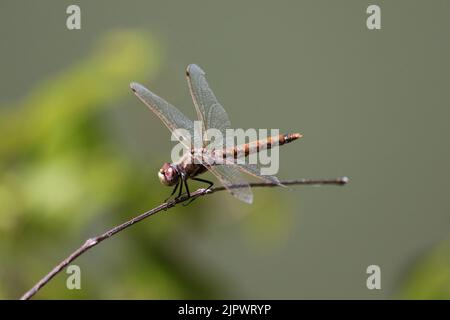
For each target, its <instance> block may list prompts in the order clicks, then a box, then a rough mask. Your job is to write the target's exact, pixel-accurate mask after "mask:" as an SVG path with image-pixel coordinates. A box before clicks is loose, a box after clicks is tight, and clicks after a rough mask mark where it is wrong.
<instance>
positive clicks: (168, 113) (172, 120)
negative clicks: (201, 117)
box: [130, 82, 194, 149]
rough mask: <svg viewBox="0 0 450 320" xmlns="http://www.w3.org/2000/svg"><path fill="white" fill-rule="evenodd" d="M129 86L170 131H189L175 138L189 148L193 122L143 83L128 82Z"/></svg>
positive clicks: (192, 133)
mask: <svg viewBox="0 0 450 320" xmlns="http://www.w3.org/2000/svg"><path fill="white" fill-rule="evenodd" d="M130 87H131V89H132V90H133V92H134V94H135V95H136V96H137V97H138V98H139V99H140V100H141V101H142V102H143V103H144V104H145V105H146V106H147V107H148V108H149V109H150V110H152V111H153V112H154V113H155V114H156V115H157V116H158V117H159V118H160V119H161V121H162V122H163V123H164V124H165V125H166V127H167V128H169V130H170V131H171V132H174V131H175V130H177V129H186V130H187V131H188V132H189V135H190V136H183V135H180V136H178V137H177V138H178V139H179V140H180V142H181V143H183V145H185V146H186V147H187V148H189V149H190V148H191V144H190V142H191V139H194V123H193V122H192V121H191V120H190V119H189V118H188V117H186V116H185V115H184V114H183V113H182V112H181V111H180V110H178V109H177V108H175V107H174V106H173V105H171V104H170V103H168V102H167V101H166V100H164V99H163V98H161V97H159V96H157V95H156V94H154V93H153V92H151V91H150V90H148V89H147V88H145V87H144V86H143V85H141V84H139V83H135V82H133V83H131V84H130Z"/></svg>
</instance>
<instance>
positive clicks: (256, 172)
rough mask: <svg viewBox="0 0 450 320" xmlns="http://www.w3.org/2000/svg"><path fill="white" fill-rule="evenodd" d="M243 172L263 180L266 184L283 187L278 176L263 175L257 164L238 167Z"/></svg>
mask: <svg viewBox="0 0 450 320" xmlns="http://www.w3.org/2000/svg"><path fill="white" fill-rule="evenodd" d="M237 166H238V167H239V169H240V170H241V171H242V172H245V173H247V174H249V175H251V176H253V177H256V178H258V179H261V180H263V181H264V182H266V183H273V184H276V185H278V186H283V185H282V184H281V183H280V180H278V178H277V177H276V176H269V175H262V174H261V168H260V167H259V166H258V165H255V164H238V165H237Z"/></svg>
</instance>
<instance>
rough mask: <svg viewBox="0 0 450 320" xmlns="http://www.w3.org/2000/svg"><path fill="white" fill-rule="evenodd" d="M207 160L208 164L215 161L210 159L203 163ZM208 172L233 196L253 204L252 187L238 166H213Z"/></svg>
mask: <svg viewBox="0 0 450 320" xmlns="http://www.w3.org/2000/svg"><path fill="white" fill-rule="evenodd" d="M205 160H206V162H209V161H213V159H210V158H207V159H205V158H204V159H203V161H205ZM211 163H212V162H211ZM208 170H209V171H210V172H211V173H212V174H213V175H214V176H216V178H217V179H218V180H219V181H220V182H221V183H222V185H223V186H224V187H225V188H226V189H227V190H228V191H229V192H230V193H231V194H232V195H233V196H235V197H236V198H238V199H239V200H242V201H244V202H246V203H249V204H251V203H252V202H253V194H252V190H251V188H250V185H249V184H248V182H247V181H246V180H245V178H244V177H243V176H242V174H241V170H240V169H239V167H238V166H236V165H234V164H231V165H219V166H216V165H212V166H210V167H208Z"/></svg>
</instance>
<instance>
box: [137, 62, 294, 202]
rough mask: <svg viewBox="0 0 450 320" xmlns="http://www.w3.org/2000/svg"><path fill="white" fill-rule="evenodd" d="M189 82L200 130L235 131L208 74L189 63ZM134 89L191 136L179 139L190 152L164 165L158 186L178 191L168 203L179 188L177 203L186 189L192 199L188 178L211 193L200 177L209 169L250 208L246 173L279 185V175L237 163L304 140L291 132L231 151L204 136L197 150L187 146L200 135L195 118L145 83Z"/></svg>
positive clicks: (172, 124)
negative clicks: (207, 78) (201, 184)
mask: <svg viewBox="0 0 450 320" xmlns="http://www.w3.org/2000/svg"><path fill="white" fill-rule="evenodd" d="M186 78H187V82H188V86H189V91H190V94H191V96H192V100H193V102H194V107H195V110H196V113H197V117H198V120H199V121H200V123H201V125H202V129H203V130H204V131H206V130H208V129H210V128H213V129H216V130H219V131H220V132H221V133H222V134H223V135H224V136H225V135H226V130H227V129H230V128H231V123H230V119H229V117H228V114H227V112H226V111H225V109H224V108H223V106H222V105H221V104H220V103H219V101H218V100H217V98H216V96H215V95H214V93H213V91H212V90H211V88H210V86H209V84H208V82H207V80H206V74H205V72H204V71H203V70H202V69H201V68H200V67H199V66H198V65H196V64H190V65H188V67H187V68H186ZM130 87H131V89H132V91H133V92H134V94H135V95H136V96H137V97H138V98H139V99H140V100H141V101H142V102H143V103H144V104H145V105H146V106H147V107H148V108H149V109H150V110H151V111H153V113H155V114H156V115H157V116H158V117H159V118H160V120H161V121H162V122H163V123H164V125H165V126H166V127H167V128H168V129H169V130H170V131H171V132H172V133H173V132H174V131H176V130H178V129H180V128H181V129H184V130H185V132H187V133H189V134H185V135H184V136H183V135H182V134H181V135H180V134H177V135H176V136H177V139H178V141H179V142H180V143H182V144H184V146H185V147H186V148H187V150H189V152H185V153H184V154H183V155H182V156H181V157H180V159H179V160H177V161H176V162H172V163H164V165H163V166H162V167H161V169H160V170H159V171H158V178H159V180H160V182H161V183H162V184H163V185H165V186H172V187H174V188H173V190H172V193H171V195H170V196H169V198H168V199H170V198H171V197H172V196H174V195H175V193H176V192H177V190H178V196H177V197H176V198H175V199H179V198H181V197H182V195H183V196H184V194H183V186H184V188H185V189H186V193H185V194H186V195H187V198H190V197H191V193H190V191H189V186H188V182H187V181H188V180H189V179H190V180H194V181H198V182H201V183H205V184H206V185H207V188H205V189H204V190H205V191H207V190H209V189H211V188H212V187H213V185H214V183H213V182H212V181H209V180H206V179H203V178H199V175H201V174H203V173H205V172H207V171H208V172H211V173H212V174H213V175H214V176H215V177H216V178H217V179H218V180H219V181H220V182H221V184H222V185H223V186H224V187H225V188H226V189H227V190H228V191H229V192H230V193H231V194H232V195H233V196H235V197H236V198H237V199H239V200H242V201H244V202H246V203H249V204H251V203H252V202H253V194H252V191H251V187H250V185H249V182H248V181H247V179H245V177H244V175H243V173H244V174H248V175H250V176H253V177H256V178H257V179H259V180H262V181H263V182H266V183H270V184H276V185H281V183H280V181H279V180H278V178H277V177H276V176H274V175H262V174H261V170H260V167H259V166H258V165H257V164H256V165H255V164H247V163H239V162H238V161H233V160H237V159H238V158H239V157H248V156H249V155H251V154H254V153H258V152H260V151H262V150H267V149H270V148H273V147H275V146H281V145H284V144H287V143H289V142H292V141H294V140H297V139H298V138H300V137H302V135H301V134H299V133H289V134H280V135H275V136H268V137H266V138H264V139H259V140H256V141H250V142H248V143H243V144H240V145H233V146H231V147H229V146H224V145H223V141H222V142H220V143H219V142H217V143H215V142H214V141H210V140H208V139H207V138H206V136H201V137H200V140H201V141H197V143H195V142H194V146H197V147H193V146H192V144H191V143H187V142H188V141H190V139H191V138H192V137H195V136H196V135H195V130H196V128H195V126H194V122H193V121H192V120H190V119H189V118H188V117H186V116H185V115H184V114H183V113H182V112H181V111H180V110H178V109H177V108H176V107H174V106H173V105H171V104H170V103H168V102H167V101H165V100H164V99H162V98H160V97H159V96H157V95H156V94H154V93H153V92H151V91H150V90H148V89H147V88H145V87H144V86H143V85H141V84H139V83H136V82H132V83H131V84H130ZM168 199H166V201H167V200H168ZM192 200H193V199H192ZM192 200H191V201H192ZM188 203H189V202H188Z"/></svg>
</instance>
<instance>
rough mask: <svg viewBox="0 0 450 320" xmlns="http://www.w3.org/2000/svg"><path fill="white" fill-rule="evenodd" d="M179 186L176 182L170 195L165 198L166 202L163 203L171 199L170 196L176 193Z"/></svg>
mask: <svg viewBox="0 0 450 320" xmlns="http://www.w3.org/2000/svg"><path fill="white" fill-rule="evenodd" d="M179 185H180V182H179V181H178V182H177V184H176V186H175V188H173V190H172V193H171V194H170V196H169V197H168V198H166V200H164V202H167V201H168V200H169V199H170V198H172V196H173V195H174V194H175V192H177V189H178V186H179Z"/></svg>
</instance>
